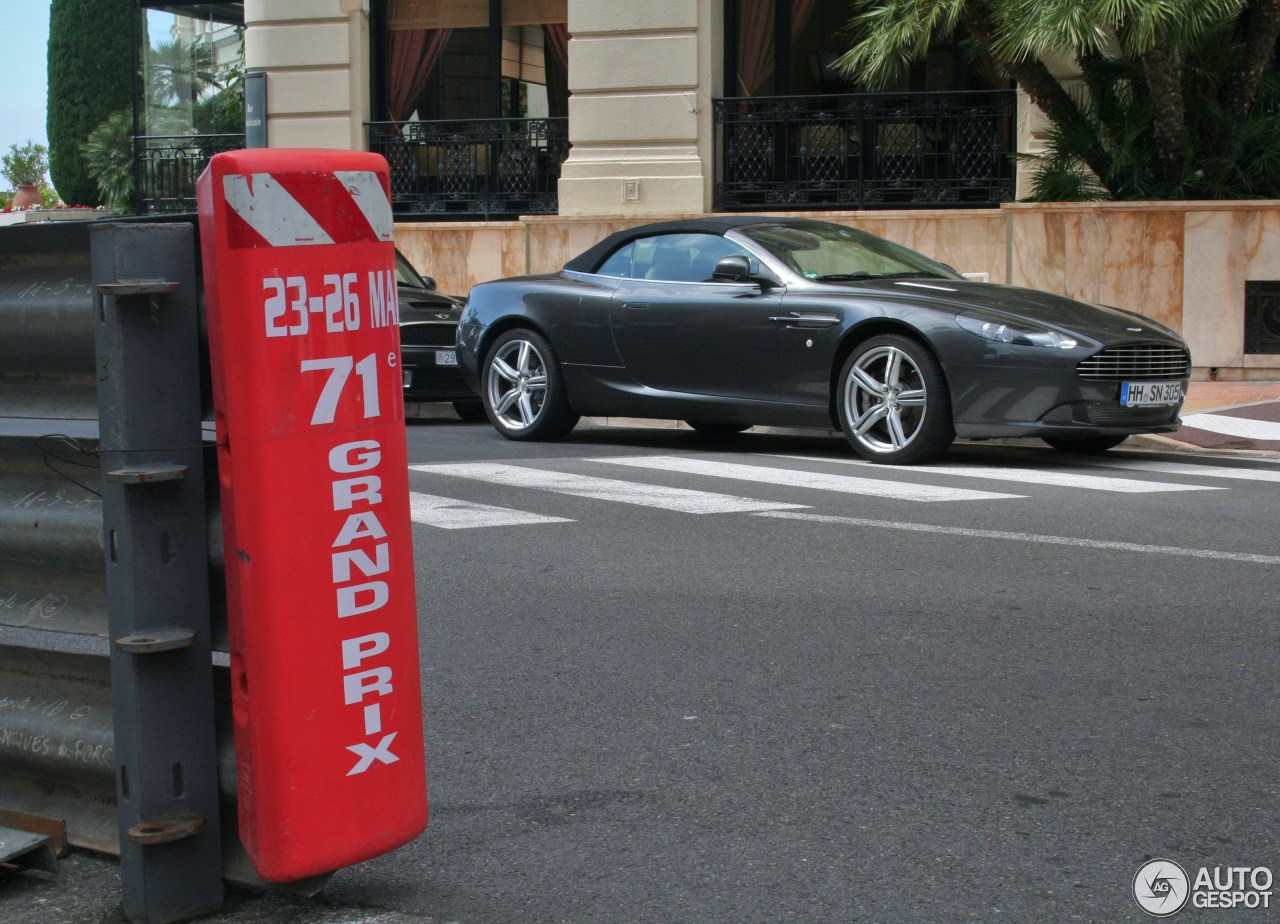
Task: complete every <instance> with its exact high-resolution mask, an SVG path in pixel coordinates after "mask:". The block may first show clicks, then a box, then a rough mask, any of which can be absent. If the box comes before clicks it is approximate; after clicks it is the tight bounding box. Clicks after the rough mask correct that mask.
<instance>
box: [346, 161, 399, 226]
mask: <svg viewBox="0 0 1280 924" xmlns="http://www.w3.org/2000/svg"><path fill="white" fill-rule="evenodd" d="M333 175H334V176H336V177H337V178H338V180H339V181H340V182H341V183H342V185H343V186H345V187H346V188H347V192H349V193H351V198H352V199H353V200H354V201H355V204H356V208H358V209H360V214H362V215H364V217H365V221H367V222H369V227H370V228H372V229H373V233H374V234H376V235H377V236H378V240H380V241H391V240H395V235H394V230H395V228H394V222H393V220H392V217H391V200H390V199H388V198H387V193H386V190H384V189H383V188H382V183H380V182H379V181H378V175H377V174H376V173H374V172H373V171H372V170H335V171H334V172H333Z"/></svg>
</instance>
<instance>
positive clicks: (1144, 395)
mask: <svg viewBox="0 0 1280 924" xmlns="http://www.w3.org/2000/svg"><path fill="white" fill-rule="evenodd" d="M1181 403H1182V383H1181V382H1121V383H1120V404H1121V405H1123V406H1124V407H1162V406H1166V405H1170V404H1181Z"/></svg>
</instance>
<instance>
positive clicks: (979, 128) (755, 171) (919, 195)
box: [714, 90, 1017, 212]
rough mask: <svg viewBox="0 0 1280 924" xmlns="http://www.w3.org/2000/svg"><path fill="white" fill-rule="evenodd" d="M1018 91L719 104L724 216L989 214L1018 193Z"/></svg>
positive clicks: (719, 188) (718, 187)
mask: <svg viewBox="0 0 1280 924" xmlns="http://www.w3.org/2000/svg"><path fill="white" fill-rule="evenodd" d="M1016 102H1017V96H1016V93H1015V92H1014V91H1012V90H991V91H975V92H954V93H851V94H841V95H830V96H769V97H749V98H748V97H742V98H727V99H717V100H715V101H714V114H715V115H714V117H715V123H716V178H715V202H714V207H715V209H716V210H718V211H731V212H732V211H753V210H767V209H798V208H804V209H815V208H816V209H856V208H875V209H886V208H921V207H938V206H969V207H989V206H995V205H998V204H999V203H1001V202H1006V201H1009V200H1011V199H1012V198H1013V196H1014V165H1013V160H1012V158H1011V156H1010V152H1012V151H1013V150H1014V147H1015V145H1014V115H1015V107H1016Z"/></svg>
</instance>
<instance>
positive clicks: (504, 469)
mask: <svg viewBox="0 0 1280 924" xmlns="http://www.w3.org/2000/svg"><path fill="white" fill-rule="evenodd" d="M409 468H410V469H412V470H413V471H415V472H426V473H427V474H432V475H449V476H452V477H454V478H469V479H471V480H473V481H485V482H488V483H490V484H501V485H507V486H510V487H514V488H534V489H536V490H539V491H553V492H555V493H557V494H570V495H573V496H574V497H587V498H591V499H592V500H603V501H613V502H615V503H620V504H636V505H639V506H642V507H657V508H659V509H662V510H674V511H677V512H679V513H752V512H756V511H760V510H803V509H805V505H804V504H779V503H773V502H771V501H762V500H753V499H751V498H749V497H733V496H731V495H728V494H715V493H713V492H710V491H690V490H687V489H685V488H667V487H663V486H661V485H652V484H638V483H635V482H630V481H615V480H613V479H611V478H593V477H591V476H588V475H571V474H568V473H567V472H553V471H547V470H545V469H538V468H523V467H521V466H516V465H502V464H500V463H491V462H468V463H461V464H452V465H410V466H409Z"/></svg>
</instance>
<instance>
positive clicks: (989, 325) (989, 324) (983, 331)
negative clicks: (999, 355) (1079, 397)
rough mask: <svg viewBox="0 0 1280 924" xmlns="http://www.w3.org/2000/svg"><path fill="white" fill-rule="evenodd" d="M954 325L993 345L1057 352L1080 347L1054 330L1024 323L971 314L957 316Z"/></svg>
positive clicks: (1077, 343)
mask: <svg viewBox="0 0 1280 924" xmlns="http://www.w3.org/2000/svg"><path fill="white" fill-rule="evenodd" d="M956 323H957V324H959V325H960V326H961V327H962V328H964V329H965V330H967V331H968V332H969V333H971V334H975V335H977V336H979V337H981V338H982V339H983V340H990V341H992V342H993V343H1014V344H1017V345H1019V346H1039V347H1049V348H1050V349H1058V350H1070V349H1074V348H1075V347H1077V346H1079V345H1080V343H1079V341H1078V340H1076V339H1075V338H1074V337H1068V336H1067V335H1066V334H1063V333H1060V332H1058V331H1056V330H1049V329H1048V328H1044V327H1035V326H1033V325H1031V324H1028V323H1027V322H1025V321H1016V322H1014V321H1003V320H997V319H995V318H990V317H985V318H984V317H981V316H979V315H973V314H958V315H956Z"/></svg>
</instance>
